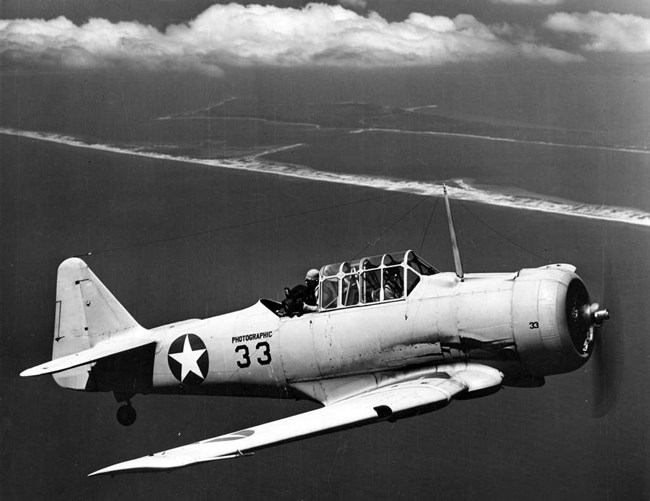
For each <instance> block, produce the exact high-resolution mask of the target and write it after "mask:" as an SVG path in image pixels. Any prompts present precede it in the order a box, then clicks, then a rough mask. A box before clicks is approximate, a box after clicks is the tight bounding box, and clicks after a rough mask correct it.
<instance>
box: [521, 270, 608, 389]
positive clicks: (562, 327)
mask: <svg viewBox="0 0 650 501" xmlns="http://www.w3.org/2000/svg"><path fill="white" fill-rule="evenodd" d="M606 317H607V311H606V310H599V309H598V305H597V304H592V303H591V301H590V298H589V293H588V292H587V288H586V287H585V285H584V283H583V282H582V280H581V279H580V277H579V276H578V275H577V274H576V273H575V267H573V266H571V265H566V264H554V265H549V266H544V267H541V268H535V269H524V270H521V271H520V272H519V275H518V276H517V278H516V279H515V283H514V288H513V293H512V320H513V332H514V339H515V345H516V349H517V353H518V354H519V358H520V360H521V362H522V364H523V365H524V366H525V368H526V369H527V370H528V372H530V374H532V375H533V376H546V375H551V374H561V373H565V372H570V371H573V370H576V369H577V368H579V367H580V366H582V365H583V364H584V363H585V362H586V361H587V360H588V359H589V356H590V355H591V351H592V348H593V328H594V325H596V324H597V323H598V319H599V318H606Z"/></svg>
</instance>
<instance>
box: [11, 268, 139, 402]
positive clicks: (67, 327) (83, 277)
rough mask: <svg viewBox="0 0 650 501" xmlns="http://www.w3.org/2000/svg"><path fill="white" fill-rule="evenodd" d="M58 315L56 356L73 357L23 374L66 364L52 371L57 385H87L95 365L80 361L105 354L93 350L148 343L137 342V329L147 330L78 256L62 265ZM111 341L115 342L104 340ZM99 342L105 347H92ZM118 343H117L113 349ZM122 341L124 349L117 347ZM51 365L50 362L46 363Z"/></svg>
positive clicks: (54, 350)
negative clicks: (73, 361) (94, 354)
mask: <svg viewBox="0 0 650 501" xmlns="http://www.w3.org/2000/svg"><path fill="white" fill-rule="evenodd" d="M55 315H56V316H55V323H54V341H53V344H52V359H53V361H54V360H56V359H59V358H63V357H67V358H66V360H68V359H70V360H71V362H70V363H67V362H64V361H63V360H61V361H60V363H59V364H52V363H49V364H44V365H43V366H41V370H40V372H39V371H35V370H32V369H30V371H32V372H29V371H25V373H23V375H36V374H46V373H48V372H55V371H54V370H52V366H54V367H58V369H57V370H59V371H60V370H62V368H61V367H59V366H61V365H62V366H64V367H63V369H67V370H64V372H59V373H58V374H54V375H53V377H54V380H55V381H56V382H57V384H58V385H59V386H63V387H66V388H74V389H84V388H85V387H86V384H87V382H88V377H89V370H90V365H89V364H87V363H86V365H82V366H79V363H85V362H87V361H90V360H93V359H97V358H101V357H98V356H97V357H96V356H90V355H92V354H93V353H96V354H97V355H100V354H103V356H107V355H110V354H111V353H113V352H116V351H123V350H124V349H125V348H126V346H127V345H129V346H130V345H131V344H137V345H142V344H143V340H139V341H138V340H136V339H134V336H135V337H140V336H137V333H139V332H141V331H145V330H144V329H142V328H141V327H140V325H139V324H138V323H137V322H136V321H135V320H134V318H133V317H132V316H131V315H130V314H129V312H127V311H126V309H124V307H123V306H122V305H121V304H120V303H119V302H118V301H117V299H115V297H114V296H113V295H112V294H111V293H110V291H109V290H108V289H107V288H106V286H104V284H102V282H101V281H100V280H99V279H98V278H97V277H96V276H95V274H94V273H93V272H92V271H91V270H90V268H88V265H87V264H86V263H85V262H84V261H82V260H81V259H78V258H70V259H66V260H65V261H63V262H62V263H61V265H60V266H59V271H58V275H57V283H56V312H55ZM145 332H146V331H145ZM109 340H111V341H110V343H106V342H105V341H109ZM125 341H126V343H125ZM98 343H101V346H99V347H98V348H97V349H95V350H91V349H92V348H93V347H94V346H96V345H97V344H98ZM113 344H115V346H114V348H111V347H110V346H112V345H113ZM109 345H110V346H109ZM120 346H121V349H118V348H119V347H120ZM131 348H132V346H131ZM127 349H130V348H127ZM87 350H91V351H87ZM80 352H86V354H85V355H84V354H82V353H80ZM107 352H108V353H107ZM86 355H89V356H86ZM74 356H77V360H78V362H77V363H72V360H74V358H73V357H74ZM61 362H64V363H61ZM47 365H49V366H50V367H45V366H47ZM69 367H74V368H71V369H70V368H69ZM34 369H37V368H34Z"/></svg>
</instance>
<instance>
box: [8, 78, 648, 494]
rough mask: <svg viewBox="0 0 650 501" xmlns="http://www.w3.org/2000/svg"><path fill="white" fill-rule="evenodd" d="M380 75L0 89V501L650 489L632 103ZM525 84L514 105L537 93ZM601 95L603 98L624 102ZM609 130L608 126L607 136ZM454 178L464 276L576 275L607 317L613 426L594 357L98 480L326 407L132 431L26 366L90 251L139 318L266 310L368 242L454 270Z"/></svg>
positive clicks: (232, 408) (103, 398)
mask: <svg viewBox="0 0 650 501" xmlns="http://www.w3.org/2000/svg"><path fill="white" fill-rule="evenodd" d="M262 76H268V75H262ZM271 76H273V75H271ZM389 76H390V77H391V78H387V79H386V82H384V83H383V87H384V91H383V93H380V92H378V91H368V88H367V87H366V88H363V85H361V84H359V80H358V79H352V78H351V77H350V79H347V77H344V76H338V77H337V76H336V75H335V76H332V75H329V76H323V75H320V77H321V80H318V79H317V78H316V76H314V75H299V77H300V78H297V77H296V75H293V78H292V79H289V78H288V77H286V76H276V78H275V79H274V78H268V79H266V80H264V79H262V78H260V76H259V75H256V76H254V77H249V78H248V79H246V78H244V77H241V82H239V83H238V85H234V84H232V85H226V84H225V83H217V84H215V82H212V81H208V80H201V79H193V80H192V81H188V79H184V78H181V77H178V76H176V77H174V76H172V77H170V79H169V81H165V82H152V81H148V80H138V79H137V78H136V77H134V76H129V77H128V78H126V77H124V78H122V79H119V78H116V77H114V76H112V77H111V78H110V79H108V78H99V77H97V76H93V75H86V76H84V77H83V78H80V77H79V76H78V75H77V76H76V77H72V76H65V75H45V76H40V77H39V78H36V77H34V76H29V75H3V76H2V109H3V114H2V116H1V117H0V127H1V129H0V155H1V161H0V189H1V190H2V192H1V199H0V204H1V205H0V209H1V212H0V214H1V218H0V224H1V230H2V231H1V233H2V239H1V242H0V245H1V249H2V255H1V262H2V268H1V270H2V275H1V283H0V285H1V287H2V289H1V292H2V293H1V295H0V297H1V300H2V311H3V315H2V317H1V319H0V320H1V324H0V325H1V331H2V335H1V336H0V343H1V345H0V348H1V350H0V360H1V364H0V376H1V381H2V395H1V398H2V401H3V419H2V423H3V428H2V443H1V447H0V458H1V461H2V465H3V468H4V469H5V471H9V472H11V473H12V476H11V479H10V481H9V482H3V483H2V486H0V493H1V494H2V497H3V499H17V498H44V497H48V498H49V499H52V498H60V499H71V498H73V499H75V498H76V499H86V498H89V497H92V498H94V499H121V498H124V497H125V496H126V497H128V496H132V495H133V493H138V494H137V495H138V496H140V497H142V498H145V499H148V498H152V499H153V498H155V499H177V498H179V497H180V498H188V497H190V496H191V497H197V498H199V499H214V498H220V499H242V498H259V497H265V498H270V499H287V498H289V499H349V498H356V499H378V498H379V499H382V498H383V499H395V498H396V499H420V498H423V497H427V498H432V499H449V498H450V497H452V496H453V497H454V498H458V499H485V498H488V499H491V498H499V499H521V496H522V493H526V494H525V495H526V497H527V498H528V499H540V500H542V499H544V500H545V499H575V498H576V497H577V498H581V499H582V498H588V499H643V498H644V497H647V495H648V488H649V487H648V478H647V472H648V471H650V465H649V464H648V454H647V451H648V432H647V429H648V427H647V424H648V419H649V417H650V401H649V400H648V398H647V395H646V393H647V392H644V391H643V388H645V386H647V385H646V381H647V380H648V378H650V369H649V368H648V356H649V353H650V343H649V342H648V336H647V335H646V331H647V329H646V326H645V322H644V318H643V314H642V313H643V311H644V308H645V307H646V305H647V304H648V301H649V300H650V293H649V292H648V290H649V289H648V285H649V283H648V282H649V280H648V278H647V277H648V276H650V269H649V268H650V263H649V260H648V259H647V255H648V250H649V249H650V233H649V232H648V225H649V224H650V217H649V215H650V214H649V213H648V211H650V207H649V204H648V201H647V193H648V188H649V186H648V183H649V180H650V176H649V175H648V174H647V172H648V167H649V166H648V159H649V158H650V154H649V153H648V151H647V147H648V144H646V143H645V142H644V141H643V137H642V135H641V134H639V130H643V127H647V125H648V124H647V123H645V124H644V123H643V117H642V114H641V113H640V112H639V111H638V110H637V111H632V110H635V109H636V108H634V107H632V106H631V105H630V104H629V103H627V102H623V103H622V104H623V106H621V103H609V104H608V106H609V108H614V107H617V108H621V110H620V112H617V113H612V112H610V111H611V110H608V109H602V110H601V113H600V114H598V116H596V117H594V116H593V112H592V111H590V114H589V116H585V117H576V116H574V115H573V114H571V113H569V112H570V111H571V109H574V110H575V109H577V108H578V104H576V102H575V101H572V100H571V99H578V97H577V95H576V94H577V93H578V92H577V91H571V92H569V91H567V92H565V93H564V96H565V97H563V98H562V99H560V98H558V100H559V101H563V100H570V101H571V103H572V104H571V105H570V106H568V108H570V110H569V112H567V111H564V112H563V111H561V110H562V109H563V107H562V106H561V105H562V102H559V103H558V102H556V101H552V100H551V98H550V97H549V98H548V99H549V100H550V101H549V102H547V103H546V104H545V109H546V111H545V112H544V110H541V111H540V108H539V107H538V109H537V112H534V110H533V109H532V108H533V106H532V105H531V104H528V103H526V102H523V101H521V102H520V101H519V99H522V98H518V102H517V103H515V105H513V106H511V107H499V106H498V105H497V104H498V103H497V101H499V100H498V99H496V98H495V99H494V100H493V101H494V102H484V101H477V100H476V99H472V98H471V96H473V95H474V94H473V89H475V85H474V84H470V83H468V84H466V85H464V86H461V87H460V88H458V89H457V92H452V84H453V82H454V81H455V80H454V78H452V76H449V75H447V76H441V77H439V78H438V79H437V80H435V81H434V82H433V83H430V87H426V88H425V86H422V84H416V83H412V82H411V81H409V82H411V83H410V87H409V88H408V89H407V90H408V92H407V93H406V94H404V93H401V92H397V90H396V89H397V88H399V85H398V84H399V82H398V79H397V78H396V77H395V75H389ZM322 79H324V80H325V82H324V83H323V81H322ZM368 79H369V80H370V78H369V77H368ZM316 80H318V82H319V85H318V86H316V85H314V82H315V81H316ZM260 81H265V82H266V84H265V85H262V84H260V83H259V82H260ZM497 81H498V76H493V77H492V79H490V78H488V79H487V80H486V81H484V82H483V85H487V86H488V88H492V87H494V88H495V89H496V88H498V85H497ZM350 83H354V85H356V87H354V86H352V87H351V86H350V85H348V84H350ZM527 83H529V82H527V81H524V82H523V83H522V84H521V89H522V93H523V94H525V93H526V92H529V93H532V92H533V90H530V89H529V87H527V86H526V84H527ZM154 85H155V87H154ZM364 85H367V83H366V84H364ZM544 85H546V86H547V88H546V90H547V91H550V90H554V89H555V88H554V87H553V84H552V81H547V82H546V84H544V83H538V84H537V87H536V88H535V90H537V91H540V86H541V87H542V88H541V90H544ZM608 85H610V86H611V85H614V84H608ZM629 85H631V84H629ZM597 87H599V88H600V90H592V91H590V92H592V93H593V95H591V96H588V97H589V98H590V99H592V100H593V99H595V98H597V97H599V95H600V94H599V93H604V94H605V95H610V93H611V89H610V90H608V89H609V87H608V86H607V85H605V84H601V85H600V86H597ZM310 88H312V90H311V92H310V90H309V89H310ZM631 88H632V89H633V88H634V87H633V86H632V87H631ZM524 89H529V90H526V91H524ZM635 92H636V91H633V90H630V89H627V91H626V93H625V96H627V97H625V98H624V99H623V98H621V99H623V101H625V100H630V101H632V100H634V99H638V96H637V94H636V93H635ZM567 93H568V94H569V97H570V98H571V99H569V97H566V96H567ZM487 94H488V95H489V94H490V93H489V92H488V93H487ZM547 94H548V92H547ZM559 94H560V95H562V93H559ZM635 96H637V97H635ZM500 99H501V101H502V102H505V96H502V97H501V98H500ZM585 99H586V98H585ZM606 104H607V103H606ZM615 104H617V105H618V106H615ZM517 107H518V110H519V111H518V112H517ZM641 107H642V106H641V105H639V106H638V107H637V108H641ZM605 108H607V106H605ZM584 109H588V110H592V109H593V107H590V108H584ZM625 111H627V112H628V117H629V121H628V122H624V121H622V120H621V119H620V118H619V113H623V112H625ZM607 115H608V117H609V118H608V117H607ZM563 117H564V118H563ZM602 124H606V125H609V126H610V127H609V129H611V131H609V129H608V132H607V133H606V134H601V133H599V131H602V130H604V129H603V128H602ZM626 127H627V133H626ZM567 129H571V130H573V131H579V132H567ZM477 136H478V137H477ZM442 182H446V183H448V184H449V186H450V192H451V195H452V198H453V200H452V207H453V209H454V218H455V221H456V225H457V231H458V236H459V240H460V245H461V252H462V255H463V259H464V264H465V267H466V269H467V270H468V271H470V272H471V271H506V270H516V269H519V268H522V267H527V266H539V265H542V264H546V263H548V262H570V263H573V264H575V265H576V266H578V273H580V275H581V276H582V278H583V279H584V280H585V282H586V283H587V285H588V287H589V288H590V291H591V294H592V296H593V297H594V299H597V300H600V299H601V298H602V301H603V302H604V303H605V304H606V305H607V306H608V307H609V308H610V310H611V312H612V320H611V321H610V323H609V324H608V325H607V331H606V335H607V339H608V342H610V340H611V343H612V346H614V348H613V349H611V350H610V351H611V354H612V358H613V359H614V362H615V363H616V367H617V370H616V373H615V374H614V375H613V377H614V378H615V379H616V385H615V386H616V387H617V398H616V399H615V400H613V401H611V402H610V406H609V412H608V413H607V415H606V416H605V417H604V418H600V419H594V418H592V417H591V408H592V400H593V396H592V389H591V377H592V374H591V372H592V371H593V367H592V364H587V365H586V366H585V367H584V368H583V369H581V370H579V371H576V372H574V373H571V374H567V375H562V376H556V377H553V378H549V380H548V382H547V385H546V386H545V387H543V388H539V389H513V388H509V389H506V390H504V391H503V392H501V393H499V394H497V395H494V396H492V397H489V398H485V399H480V400H475V401H467V402H454V403H452V404H451V405H450V406H449V407H448V408H446V409H443V410H442V411H439V412H436V413H433V414H428V415H424V416H419V417H417V418H413V419H409V420H404V421H400V422H398V423H396V424H388V423H382V424H378V425H375V426H371V427H366V428H361V429H357V430H351V431H347V432H342V433H337V434H333V435H330V436H324V437H318V438H316V439H312V440H308V441H304V442H299V443H295V444H289V445H285V446H280V447H277V448H275V449H269V450H266V451H261V452H259V453H258V454H256V455H255V456H254V457H252V458H244V459H241V460H236V461H230V462H222V463H218V464H211V465H202V466H197V467H195V468H190V469H187V470H181V471H177V472H174V473H172V474H171V475H144V474H135V475H131V476H125V477H118V478H116V479H113V480H112V479H110V478H93V479H87V478H85V474H86V473H88V472H89V471H92V470H95V469H97V468H99V467H102V466H105V465H108V464H112V463H114V462H118V461H121V460H124V459H128V458H132V457H138V456H140V455H143V454H147V453H149V452H153V451H157V450H162V449H165V448H169V447H172V446H176V445H181V444H184V443H188V442H191V441H194V440H199V439H202V438H206V437H210V436H214V435H218V434H221V433H226V432H229V431H233V430H235V429H240V428H242V426H249V425H254V424H258V423H261V422H264V421H267V420H271V419H277V418H280V417H282V416H286V415H290V414H293V413H297V412H302V411H304V410H307V409H310V408H312V406H311V404H308V403H305V402H283V401H272V400H255V399H232V398H230V399H229V398H187V397H163V396H139V397H136V399H135V401H134V404H135V406H136V408H137V410H138V413H139V420H138V422H137V424H136V425H135V426H134V427H133V428H130V429H125V428H122V427H120V426H119V425H118V424H117V423H116V421H115V419H114V411H115V408H116V407H117V406H116V404H115V402H114V401H113V398H112V396H110V395H107V394H97V395H88V394H85V395H84V394H79V393H74V392H68V391H64V390H62V389H59V388H58V387H56V386H55V385H54V383H53V382H52V381H51V380H49V378H41V379H38V380H21V379H20V378H18V377H17V374H18V373H19V372H20V371H21V370H23V369H24V368H26V367H29V366H32V365H35V364H37V363H40V362H43V361H45V360H47V359H48V358H49V356H50V349H51V345H50V343H51V332H52V329H53V312H54V305H53V298H54V291H55V277H56V267H57V266H58V263H59V262H60V261H62V260H63V259H65V258H66V257H69V256H71V255H86V256H85V259H86V260H87V262H88V263H89V265H90V266H91V268H93V270H94V271H95V273H96V274H97V275H98V276H99V277H100V278H101V279H102V280H103V281H104V282H105V283H106V285H107V286H108V287H109V288H110V289H111V290H112V291H113V292H114V293H115V295H116V296H117V297H118V299H119V300H120V301H121V302H122V303H123V304H124V305H125V306H126V308H127V309H128V310H129V311H131V312H132V314H133V315H134V316H135V318H136V319H138V321H140V322H141V323H142V324H143V325H145V326H146V327H153V326H156V325H161V324H164V323H168V322H172V321H175V320H180V319H184V318H194V317H204V316H210V315H215V314H219V313H224V312H227V311H231V310H233V309H236V308H241V307H244V306H247V305H249V304H252V303H253V302H254V301H255V300H256V299H257V298H258V297H271V298H278V297H280V296H281V294H282V289H283V287H284V286H287V285H293V284H294V283H297V282H299V281H300V280H301V278H302V274H303V273H304V270H305V269H307V268H311V267H314V266H316V267H318V266H319V265H321V264H325V263H328V262H336V261H340V260H344V259H348V258H350V257H351V256H354V255H357V254H358V253H359V252H364V253H367V254H377V253H381V252H384V251H392V250H397V249H405V248H413V249H415V250H417V251H421V253H422V254H423V256H424V257H425V258H426V259H428V260H429V261H431V262H432V263H433V264H434V265H435V266H437V267H438V268H441V269H452V268H453V260H452V257H451V250H450V248H449V243H448V237H447V232H446V231H447V230H446V226H445V225H446V221H445V217H444V213H443V212H442V204H437V203H436V196H437V195H439V194H440V189H441V183H442ZM88 253H92V254H90V255H88Z"/></svg>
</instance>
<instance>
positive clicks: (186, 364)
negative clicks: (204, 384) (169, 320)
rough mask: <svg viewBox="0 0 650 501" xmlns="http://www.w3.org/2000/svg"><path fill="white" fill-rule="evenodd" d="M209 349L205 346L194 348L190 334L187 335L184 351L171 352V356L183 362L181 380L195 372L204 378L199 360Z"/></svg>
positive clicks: (180, 362)
mask: <svg viewBox="0 0 650 501" xmlns="http://www.w3.org/2000/svg"><path fill="white" fill-rule="evenodd" d="M206 351H207V350H206V349H205V348H200V349H198V350H193V349H192V346H191V345H190V336H185V343H184V344H183V351H182V352H180V353H170V354H169V356H170V357H172V358H173V359H174V360H176V361H177V362H178V363H179V364H181V381H184V380H185V377H186V376H187V375H188V374H189V373H190V372H193V373H194V374H196V375H197V376H198V377H200V378H201V379H204V378H205V376H204V375H203V374H202V373H201V369H200V368H199V364H198V363H197V361H198V360H199V358H201V355H203V354H204V353H205V352H206Z"/></svg>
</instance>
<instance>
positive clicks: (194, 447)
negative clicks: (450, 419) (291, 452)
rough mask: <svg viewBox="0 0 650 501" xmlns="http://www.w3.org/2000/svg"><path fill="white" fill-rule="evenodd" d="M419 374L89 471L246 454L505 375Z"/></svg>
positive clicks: (425, 405) (421, 404) (389, 414)
mask: <svg viewBox="0 0 650 501" xmlns="http://www.w3.org/2000/svg"><path fill="white" fill-rule="evenodd" d="M419 374H420V375H419V376H418V377H417V378H415V379H413V378H405V380H403V381H398V382H393V383H391V384H389V385H388V386H383V387H379V388H375V389H373V390H370V391H366V392H364V393H361V394H359V395H356V396H353V397H350V398H347V399H344V400H341V401H338V402H336V403H333V404H330V405H328V406H326V407H322V408H320V409H316V410H313V411H309V412H305V413H303V414H298V415H295V416H291V417H288V418H284V419H280V420H278V421H272V422H270V423H266V424H262V425H259V426H253V427H251V428H247V429H245V430H240V431H237V432H234V433H229V434H227V435H222V436H219V437H215V438H210V439H207V440H202V441H200V442H196V443H193V444H189V445H185V446H182V447H177V448H175V449H170V450H167V451H163V452H158V453H156V454H151V455H149V456H145V457H142V458H139V459H133V460H131V461H126V462H123V463H119V464H116V465H113V466H109V467H107V468H103V469H101V470H98V471H95V472H93V473H91V474H90V475H89V476H93V475H102V474H115V473H119V472H128V471H154V470H170V469H175V468H182V467H184V466H189V465H192V464H196V463H204V462H207V461H217V460H220V459H228V458H233V457H238V456H244V455H249V454H252V452H253V451H256V450H259V449H262V448H265V447H269V446H271V445H275V444H280V443H286V442H290V441H294V440H299V439H303V438H307V437H310V436H314V435H321V434H325V433H330V432H333V431H337V430H341V429H345V428H352V427H355V426H362V425H365V424H370V423H375V422H378V421H382V420H386V419H390V420H392V419H397V418H400V417H405V416H408V415H412V414H416V413H421V412H430V411H433V410H436V409H439V408H441V407H444V406H445V405H447V404H448V403H449V401H450V400H451V399H452V398H453V397H454V396H455V395H458V394H459V393H465V392H471V391H480V390H486V389H488V388H493V387H499V386H500V385H501V382H502V380H503V374H501V372H499V371H498V370H496V369H493V368H491V367H487V366H484V365H480V364H471V363H463V364H453V365H448V366H443V367H440V366H439V367H437V368H435V369H432V371H431V372H430V373H429V374H426V373H425V374H424V375H422V373H419Z"/></svg>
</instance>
